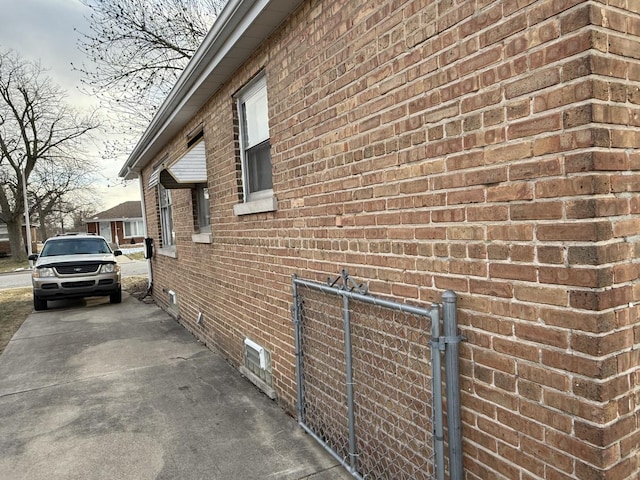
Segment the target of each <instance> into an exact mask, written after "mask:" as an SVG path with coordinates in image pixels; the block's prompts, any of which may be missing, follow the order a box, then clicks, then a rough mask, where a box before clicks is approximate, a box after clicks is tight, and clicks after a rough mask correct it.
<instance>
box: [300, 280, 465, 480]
mask: <svg viewBox="0 0 640 480" xmlns="http://www.w3.org/2000/svg"><path fill="white" fill-rule="evenodd" d="M293 296H294V299H293V300H294V301H293V307H292V311H293V320H294V326H295V329H294V333H295V349H296V377H297V394H298V398H297V403H298V405H297V408H298V423H299V424H300V426H301V427H302V428H303V429H304V430H305V431H307V432H308V433H309V434H310V435H312V436H313V437H314V438H315V439H316V440H317V441H318V442H320V443H321V444H322V445H323V446H324V447H325V448H326V449H327V450H328V451H329V452H330V453H331V454H332V455H333V456H334V457H335V458H337V459H338V460H339V461H341V462H342V463H343V466H344V467H345V468H346V469H347V470H348V471H349V472H350V473H351V474H352V475H353V476H354V477H355V478H358V479H393V480H402V479H411V480H420V479H437V480H442V479H444V478H445V453H444V451H445V438H444V424H443V416H444V415H443V397H442V383H443V382H442V378H441V370H442V369H441V358H442V356H443V355H442V354H443V352H444V358H445V363H446V368H445V371H446V375H447V380H446V392H447V396H446V398H447V402H446V405H447V420H448V422H447V425H448V446H449V464H448V467H449V468H448V470H449V478H450V479H451V480H460V479H462V447H461V444H462V442H461V437H460V434H461V432H460V397H459V384H458V343H459V342H460V339H461V337H460V336H458V335H457V324H456V296H455V294H454V293H453V292H449V291H448V292H445V293H444V295H443V303H442V304H435V303H434V304H433V305H431V307H430V308H429V309H424V308H419V307H415V306H411V305H407V304H404V303H396V302H391V301H388V300H385V299H381V298H377V297H374V296H372V295H369V294H368V292H367V289H366V287H364V286H363V285H358V284H357V283H356V282H354V281H353V279H352V278H351V277H349V275H348V273H347V272H346V270H343V271H342V274H341V276H340V277H338V278H336V279H335V280H331V279H329V280H328V281H327V283H326V284H323V283H319V282H313V281H309V280H302V279H299V278H297V277H296V276H295V275H294V277H293ZM441 313H442V315H441ZM441 316H442V317H443V331H444V335H441V334H440V330H441V326H440V317H441Z"/></svg>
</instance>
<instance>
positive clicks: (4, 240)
mask: <svg viewBox="0 0 640 480" xmlns="http://www.w3.org/2000/svg"><path fill="white" fill-rule="evenodd" d="M10 254H11V245H10V244H9V231H8V230H7V224H6V223H3V222H0V257H5V256H7V255H10Z"/></svg>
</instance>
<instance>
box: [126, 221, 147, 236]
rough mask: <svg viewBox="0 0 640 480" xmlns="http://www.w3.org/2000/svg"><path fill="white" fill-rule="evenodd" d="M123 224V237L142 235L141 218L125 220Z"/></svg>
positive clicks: (142, 225)
mask: <svg viewBox="0 0 640 480" xmlns="http://www.w3.org/2000/svg"><path fill="white" fill-rule="evenodd" d="M123 224H124V225H123V229H124V238H132V237H142V236H144V222H143V221H142V220H125V221H124V222H123ZM127 230H128V231H127Z"/></svg>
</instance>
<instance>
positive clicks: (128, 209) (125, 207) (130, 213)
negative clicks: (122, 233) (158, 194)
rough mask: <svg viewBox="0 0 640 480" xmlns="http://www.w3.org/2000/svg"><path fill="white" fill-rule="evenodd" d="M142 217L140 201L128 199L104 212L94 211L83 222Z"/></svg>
mask: <svg viewBox="0 0 640 480" xmlns="http://www.w3.org/2000/svg"><path fill="white" fill-rule="evenodd" d="M130 219H135V220H137V219H142V203H141V202H139V201H135V200H133V201H129V202H124V203H121V204H120V205H116V206H115V207H113V208H110V209H109V210H105V211H104V212H100V213H96V214H95V215H94V216H93V217H91V218H85V219H84V222H85V223H91V222H106V221H114V220H130Z"/></svg>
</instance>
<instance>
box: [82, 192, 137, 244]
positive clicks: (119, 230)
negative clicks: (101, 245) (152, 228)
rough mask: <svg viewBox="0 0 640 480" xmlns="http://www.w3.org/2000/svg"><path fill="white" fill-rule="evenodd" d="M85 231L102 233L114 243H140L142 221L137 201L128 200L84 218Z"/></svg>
mask: <svg viewBox="0 0 640 480" xmlns="http://www.w3.org/2000/svg"><path fill="white" fill-rule="evenodd" d="M84 223H85V224H86V226H87V233H95V234H97V235H102V236H103V237H104V238H106V239H107V241H108V242H110V243H114V244H116V245H127V244H132V243H142V241H143V239H144V222H143V219H142V207H141V202H139V201H129V202H124V203H121V204H120V205H116V206H115V207H113V208H110V209H108V210H105V211H104V212H100V213H97V214H96V215H94V216H93V217H91V218H86V219H84Z"/></svg>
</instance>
